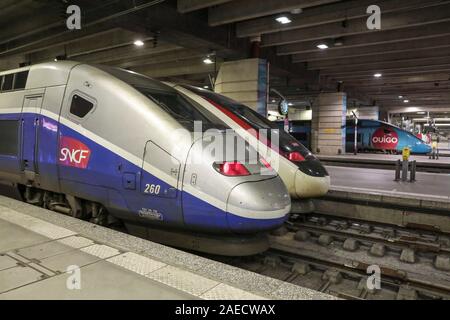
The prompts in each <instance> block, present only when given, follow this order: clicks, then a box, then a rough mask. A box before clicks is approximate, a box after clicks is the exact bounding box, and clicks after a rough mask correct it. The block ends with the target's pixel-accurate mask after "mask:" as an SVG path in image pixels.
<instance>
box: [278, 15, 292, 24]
mask: <svg viewBox="0 0 450 320" xmlns="http://www.w3.org/2000/svg"><path fill="white" fill-rule="evenodd" d="M275 20H276V21H277V22H278V23H281V24H288V23H291V22H292V20H291V19H289V18H288V17H287V16H279V17H277V18H275Z"/></svg>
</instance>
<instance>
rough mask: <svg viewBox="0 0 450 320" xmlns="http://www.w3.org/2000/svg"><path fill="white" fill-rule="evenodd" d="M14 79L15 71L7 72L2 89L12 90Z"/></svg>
mask: <svg viewBox="0 0 450 320" xmlns="http://www.w3.org/2000/svg"><path fill="white" fill-rule="evenodd" d="M13 81H14V73H12V74H6V75H5V76H4V78H3V85H2V91H8V90H12V88H13Z"/></svg>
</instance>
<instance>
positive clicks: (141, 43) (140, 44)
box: [133, 40, 144, 47]
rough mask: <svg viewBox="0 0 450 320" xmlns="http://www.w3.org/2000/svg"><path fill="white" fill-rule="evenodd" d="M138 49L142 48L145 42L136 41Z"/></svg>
mask: <svg viewBox="0 0 450 320" xmlns="http://www.w3.org/2000/svg"><path fill="white" fill-rule="evenodd" d="M133 43H134V45H135V46H136V47H142V46H143V45H144V41H142V40H136V41H134V42H133Z"/></svg>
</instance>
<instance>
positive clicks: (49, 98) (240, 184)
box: [0, 61, 291, 255]
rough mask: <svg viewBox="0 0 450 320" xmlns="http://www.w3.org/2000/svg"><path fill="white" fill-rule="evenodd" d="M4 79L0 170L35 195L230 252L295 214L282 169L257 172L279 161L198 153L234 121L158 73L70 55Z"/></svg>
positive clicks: (83, 213)
mask: <svg viewBox="0 0 450 320" xmlns="http://www.w3.org/2000/svg"><path fill="white" fill-rule="evenodd" d="M0 81H1V82H0V83H1V91H0V139H1V140H0V180H1V181H2V182H3V183H4V184H8V185H10V186H12V187H13V188H15V189H16V190H18V192H19V193H20V196H21V197H22V199H23V200H24V201H26V202H28V203H31V204H34V205H38V206H42V207H44V208H48V209H51V210H55V211H58V212H62V213H65V214H69V215H72V216H74V217H76V218H81V219H85V220H90V221H92V222H94V223H98V224H101V225H109V224H112V223H115V222H124V225H125V226H126V227H127V229H128V231H129V232H130V233H132V234H136V235H138V236H142V237H145V238H149V239H152V240H156V241H158V242H163V243H166V244H169V245H174V246H180V247H184V248H188V249H193V250H198V251H204V252H210V253H218V254H223V255H250V254H254V253H257V252H261V251H264V250H266V249H267V247H268V241H267V236H266V235H267V233H268V232H269V231H271V230H273V229H276V228H278V227H280V226H281V225H282V224H283V223H284V222H285V220H286V219H287V215H288V213H289V211H290V206H291V202H290V196H289V193H288V191H287V189H286V187H285V186H284V184H283V182H282V180H281V179H280V177H279V176H278V175H277V174H276V172H273V174H271V175H262V174H261V168H263V167H264V169H265V170H266V171H267V170H271V169H270V167H269V168H266V167H267V166H266V165H265V163H264V162H263V160H262V159H260V158H259V155H257V154H256V152H249V154H256V157H257V159H250V158H249V159H248V160H249V161H248V163H247V162H245V161H241V160H240V159H236V158H235V157H234V156H233V155H232V154H231V155H230V154H228V153H227V154H225V156H224V157H222V158H219V157H218V156H216V155H214V154H212V153H210V154H208V153H203V154H202V155H200V158H201V161H192V159H193V158H195V157H197V158H198V157H199V154H196V153H198V152H199V151H198V150H204V149H205V147H206V146H207V145H208V143H209V142H210V141H211V140H214V138H217V137H218V136H225V135H227V134H229V133H227V130H226V129H227V128H228V126H227V125H226V123H224V122H223V121H222V120H220V119H219V118H218V117H217V116H215V115H214V114H213V113H211V112H208V111H207V110H205V109H204V108H202V107H200V106H199V105H198V104H197V103H196V102H195V101H193V100H192V99H190V98H189V97H187V96H186V95H183V94H182V93H179V92H178V91H176V90H174V89H173V88H171V87H169V86H167V85H165V84H163V83H161V82H158V81H155V80H152V79H150V78H148V77H145V76H142V75H139V74H136V73H134V72H130V71H126V70H122V69H116V68H110V67H106V66H94V65H87V64H83V63H77V62H71V61H60V62H51V63H43V64H38V65H34V66H29V67H25V68H20V69H16V70H11V71H6V72H1V73H0ZM195 121H201V123H202V129H203V134H201V135H200V137H198V135H196V134H195V132H194V129H193V126H194V122H195ZM209 128H215V129H216V131H215V133H211V132H210V130H207V129H209ZM180 130H181V131H183V130H184V131H183V132H188V133H189V136H190V138H191V139H188V140H189V141H185V140H180V139H179V138H178V137H177V135H175V134H174V132H178V131H180ZM236 139H239V138H236ZM247 148H248V149H249V150H250V149H251V147H250V146H248V145H247ZM175 151H176V152H175ZM250 160H252V161H250ZM255 163H256V164H255Z"/></svg>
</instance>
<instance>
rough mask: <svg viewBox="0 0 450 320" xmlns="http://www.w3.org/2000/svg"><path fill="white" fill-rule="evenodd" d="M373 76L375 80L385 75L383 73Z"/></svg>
mask: <svg viewBox="0 0 450 320" xmlns="http://www.w3.org/2000/svg"><path fill="white" fill-rule="evenodd" d="M373 76H374V77H375V78H381V77H382V76H383V75H382V74H381V73H375V74H374V75H373Z"/></svg>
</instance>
